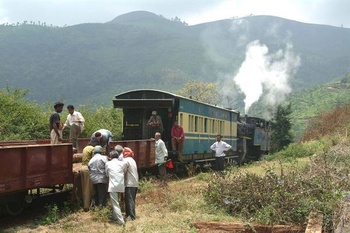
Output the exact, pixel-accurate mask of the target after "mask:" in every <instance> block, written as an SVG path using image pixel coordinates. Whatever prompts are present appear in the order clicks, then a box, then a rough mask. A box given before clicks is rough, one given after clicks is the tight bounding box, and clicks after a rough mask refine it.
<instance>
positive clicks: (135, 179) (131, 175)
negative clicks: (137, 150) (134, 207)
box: [123, 157, 139, 188]
mask: <svg viewBox="0 0 350 233" xmlns="http://www.w3.org/2000/svg"><path fill="white" fill-rule="evenodd" d="M123 161H125V162H126V167H127V172H126V174H125V187H136V188H137V187H139V174H138V172H137V165H136V161H135V160H134V159H133V158H131V157H126V158H124V160H123Z"/></svg>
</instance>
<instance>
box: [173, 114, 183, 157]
mask: <svg viewBox="0 0 350 233" xmlns="http://www.w3.org/2000/svg"><path fill="white" fill-rule="evenodd" d="M184 140H185V133H184V130H183V128H182V127H181V126H180V125H179V123H178V122H177V121H175V122H174V125H173V127H172V128H171V145H172V149H173V151H177V153H178V159H179V161H182V148H183V145H184Z"/></svg>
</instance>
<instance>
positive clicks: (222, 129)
mask: <svg viewBox="0 0 350 233" xmlns="http://www.w3.org/2000/svg"><path fill="white" fill-rule="evenodd" d="M224 124H225V122H224V121H220V133H221V134H222V133H224Z"/></svg>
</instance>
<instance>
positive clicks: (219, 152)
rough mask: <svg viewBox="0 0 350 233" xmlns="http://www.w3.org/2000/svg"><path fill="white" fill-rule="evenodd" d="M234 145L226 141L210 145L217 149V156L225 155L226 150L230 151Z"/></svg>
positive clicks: (211, 147) (212, 148) (214, 149)
mask: <svg viewBox="0 0 350 233" xmlns="http://www.w3.org/2000/svg"><path fill="white" fill-rule="evenodd" d="M231 148H232V146H231V145H229V144H227V143H226V142H224V141H219V142H215V143H214V144H213V145H211V146H210V149H211V150H213V151H215V157H223V156H225V153H224V151H228V150H229V149H231Z"/></svg>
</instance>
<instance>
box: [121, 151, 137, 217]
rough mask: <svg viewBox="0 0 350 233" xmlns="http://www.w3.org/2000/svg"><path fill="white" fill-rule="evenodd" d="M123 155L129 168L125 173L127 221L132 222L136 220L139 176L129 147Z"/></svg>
mask: <svg viewBox="0 0 350 233" xmlns="http://www.w3.org/2000/svg"><path fill="white" fill-rule="evenodd" d="M123 155H124V158H123V162H126V167H127V171H126V173H125V214H126V218H125V221H132V220H135V218H136V213H135V199H136V193H137V188H138V187H139V175H138V172H137V165H136V162H135V160H134V152H133V151H132V150H131V149H130V148H129V147H124V152H123Z"/></svg>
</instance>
